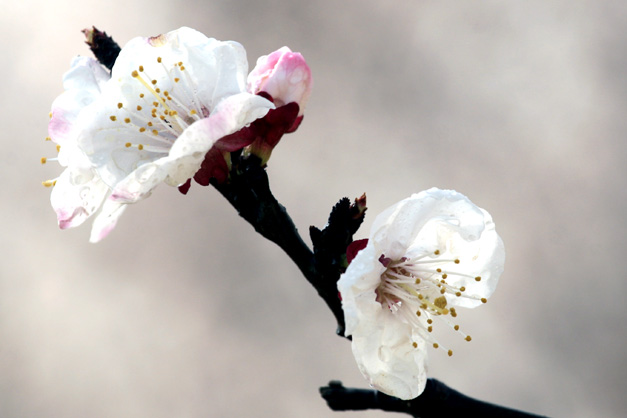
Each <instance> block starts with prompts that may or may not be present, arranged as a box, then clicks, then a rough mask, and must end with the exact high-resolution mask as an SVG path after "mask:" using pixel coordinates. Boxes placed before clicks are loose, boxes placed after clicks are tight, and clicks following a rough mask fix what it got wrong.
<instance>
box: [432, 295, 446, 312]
mask: <svg viewBox="0 0 627 418" xmlns="http://www.w3.org/2000/svg"><path fill="white" fill-rule="evenodd" d="M433 304H434V305H435V306H437V307H438V308H440V309H444V308H445V307H446V304H447V301H446V297H444V296H440V297H437V298H435V300H434V301H433Z"/></svg>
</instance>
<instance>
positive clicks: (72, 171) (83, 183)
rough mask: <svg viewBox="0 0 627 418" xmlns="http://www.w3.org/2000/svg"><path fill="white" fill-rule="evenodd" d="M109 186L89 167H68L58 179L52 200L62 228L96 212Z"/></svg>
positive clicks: (72, 225) (81, 220)
mask: <svg viewBox="0 0 627 418" xmlns="http://www.w3.org/2000/svg"><path fill="white" fill-rule="evenodd" d="M108 194H109V188H108V187H107V186H106V185H105V184H104V183H103V182H102V181H101V180H100V178H98V177H97V176H95V175H94V173H93V172H92V171H91V170H89V169H81V168H78V167H68V168H66V169H65V170H64V171H63V173H62V174H61V176H59V178H58V179H57V182H56V185H55V186H54V187H53V189H52V193H51V194H50V202H51V204H52V207H53V209H54V210H55V212H56V213H57V219H58V222H59V227H60V228H61V229H66V228H73V227H75V226H78V225H80V224H82V223H83V222H84V221H85V220H86V219H87V218H88V217H90V216H91V215H92V214H93V213H95V212H96V211H97V210H98V208H99V207H100V205H101V204H102V201H103V200H104V198H105V197H106V196H107V195H108Z"/></svg>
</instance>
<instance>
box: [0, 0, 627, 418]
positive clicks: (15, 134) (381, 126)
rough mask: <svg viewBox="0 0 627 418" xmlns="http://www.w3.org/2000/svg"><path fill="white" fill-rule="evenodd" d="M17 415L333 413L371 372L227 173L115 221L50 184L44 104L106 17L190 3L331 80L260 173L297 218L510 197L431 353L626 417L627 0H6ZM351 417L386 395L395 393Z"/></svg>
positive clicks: (455, 380)
mask: <svg viewBox="0 0 627 418" xmlns="http://www.w3.org/2000/svg"><path fill="white" fill-rule="evenodd" d="M2 8H3V13H2V14H0V38H1V39H2V40H3V41H2V42H1V43H0V57H1V58H0V60H1V61H2V65H1V66H0V80H2V94H1V95H0V101H1V109H2V111H1V113H0V116H1V117H2V128H3V134H2V136H3V138H2V141H3V142H2V144H3V147H2V150H3V152H4V154H3V155H2V163H1V165H0V170H1V174H2V179H3V181H2V196H3V204H2V205H1V206H0V215H1V218H2V220H3V227H2V234H1V238H0V246H1V248H0V249H1V254H2V258H1V261H0V416H2V417H10V418H23V417H68V418H74V417H76V418H78V417H81V418H82V417H88V416H90V417H156V418H159V417H164V418H165V417H208V416H211V417H221V416H267V417H288V416H298V417H332V416H340V415H338V414H336V413H332V412H331V411H329V410H328V409H327V406H326V404H325V403H324V402H323V401H322V399H320V397H319V395H318V387H319V386H321V385H324V384H326V382H327V381H328V380H330V379H341V380H343V381H344V383H345V384H347V385H350V386H362V387H363V386H365V382H364V381H363V380H362V378H361V375H360V374H359V373H358V371H357V369H356V366H355V364H354V361H353V358H352V355H351V352H350V345H349V343H348V342H347V341H345V340H343V339H341V338H338V337H336V336H335V335H334V327H335V324H334V321H333V318H332V316H331V314H330V313H329V312H328V310H327V309H326V307H325V305H324V303H323V302H322V301H321V300H320V299H318V298H317V296H316V294H315V292H314V290H313V289H312V288H310V286H309V285H308V284H307V283H306V281H305V280H304V279H303V278H302V277H301V276H300V274H299V272H298V271H297V269H296V268H295V267H294V266H293V265H291V264H290V262H289V261H288V259H287V257H285V256H284V254H282V253H281V252H280V250H279V249H278V248H277V247H275V246H274V245H273V244H270V243H268V242H265V241H264V240H263V239H262V238H261V237H259V236H257V235H256V234H255V233H254V231H253V229H252V228H251V227H250V226H248V225H247V224H246V223H245V222H243V221H242V220H240V219H239V218H238V216H237V215H236V213H235V211H234V210H233V209H232V208H231V207H230V206H229V205H228V204H227V203H226V202H225V201H224V200H223V199H222V198H221V196H219V194H218V193H217V192H215V190H213V189H211V188H201V187H197V186H194V187H193V188H192V190H191V192H190V194H189V195H188V196H186V197H183V196H182V195H179V193H178V192H177V191H176V190H175V189H172V188H169V187H167V186H162V187H160V188H159V189H158V190H157V191H156V193H155V194H154V196H153V197H151V198H150V199H149V200H147V201H144V202H141V203H139V204H137V205H136V206H134V207H131V208H129V210H128V211H127V212H126V214H125V215H124V216H123V218H122V219H121V221H120V223H119V225H118V229H117V230H116V231H114V232H113V233H112V234H111V235H110V236H109V237H108V238H107V239H106V240H105V241H104V242H103V243H101V244H98V245H90V244H88V242H87V239H88V236H89V225H86V226H84V227H82V228H79V229H76V230H72V231H59V230H58V229H57V226H56V220H55V216H54V213H53V211H52V209H51V208H50V205H49V200H48V199H49V190H48V189H44V188H43V187H42V186H41V185H40V182H41V181H42V180H45V179H48V178H52V177H54V176H56V175H57V174H58V173H60V168H59V167H58V166H57V165H56V164H55V163H52V164H48V165H46V166H43V167H42V166H40V165H39V158H40V157H41V156H53V155H54V154H55V153H54V149H53V145H51V144H50V143H46V142H44V137H45V136H46V135H47V132H46V124H47V121H48V111H49V108H50V104H51V102H52V100H53V99H54V98H55V97H56V95H58V94H59V93H60V92H61V89H62V87H61V76H62V74H63V72H64V71H66V69H67V68H68V65H69V62H70V60H71V58H72V57H73V56H74V55H76V54H89V51H88V49H87V47H86V46H85V45H84V43H83V38H82V34H81V33H80V30H81V29H83V28H84V27H87V26H90V25H92V24H93V25H96V26H98V27H99V28H101V29H103V30H106V31H107V32H108V33H110V34H112V35H113V36H114V37H115V39H116V40H117V41H118V42H120V43H121V44H124V43H125V42H126V41H128V40H129V39H131V38H132V37H134V36H138V35H144V36H148V35H156V34H159V33H162V32H166V31H169V30H172V29H175V28H178V27H180V26H182V25H187V26H191V27H194V28H196V29H198V30H200V31H202V32H204V33H206V34H207V35H209V36H213V37H216V38H218V39H222V40H226V39H233V40H237V41H239V42H241V43H242V44H244V46H245V47H246V48H247V51H248V54H249V61H250V65H251V68H252V66H253V65H254V62H255V60H256V58H257V57H258V56H259V55H262V54H266V53H268V52H271V51H273V50H275V49H277V48H279V47H281V46H283V45H288V46H290V47H291V48H292V49H293V50H295V51H300V52H302V53H303V54H304V56H305V57H306V58H307V60H308V62H309V64H310V66H311V68H312V71H313V75H314V79H315V86H314V91H313V94H312V97H311V100H310V102H309V106H308V108H307V112H306V116H305V120H304V122H303V124H302V125H301V128H300V129H299V130H298V132H297V133H295V134H292V135H290V136H288V137H286V138H284V141H283V142H282V143H281V144H280V146H279V148H278V149H277V150H276V151H275V153H274V155H273V157H272V159H271V160H270V167H269V173H270V176H271V182H272V185H273V189H274V191H275V194H276V196H277V198H278V199H279V200H280V201H281V202H283V204H284V205H285V206H286V207H287V208H288V210H289V211H290V213H291V214H292V215H293V218H294V220H295V222H296V224H297V226H298V227H299V228H300V230H301V231H302V232H303V233H306V231H307V228H308V226H309V225H311V224H315V225H318V226H322V225H324V223H325V222H326V217H327V215H328V212H329V209H330V208H331V206H332V205H333V204H334V203H335V202H336V201H337V200H338V199H339V198H340V197H342V196H349V197H351V198H352V197H356V196H358V195H360V194H361V193H363V192H367V194H368V200H369V207H370V209H369V212H368V217H367V221H366V223H365V225H364V227H363V229H362V230H361V231H360V234H359V236H360V237H364V236H366V235H367V230H368V228H369V226H370V223H371V222H372V220H373V218H374V215H375V214H376V213H378V212H379V211H381V210H382V209H384V208H385V207H387V206H389V205H390V204H392V203H394V202H396V201H398V200H400V199H402V198H404V197H406V196H408V195H409V194H411V193H412V192H417V191H420V190H422V189H426V188H429V187H432V186H438V187H441V188H454V189H457V190H458V191H460V192H462V193H464V194H466V195H468V196H469V197H470V198H471V199H472V200H473V201H474V202H475V203H477V204H478V205H480V206H482V207H484V208H486V209H487V210H489V211H490V213H491V214H492V215H493V217H494V219H495V221H496V224H497V230H498V231H499V232H500V234H501V235H502V237H503V239H504V241H505V244H506V248H507V263H506V271H505V274H504V275H503V277H502V281H501V284H500V286H499V288H498V289H497V291H496V293H495V295H494V297H493V298H492V299H491V300H490V302H489V303H488V304H487V305H486V306H483V307H481V308H479V309H477V310H475V311H468V312H464V313H463V315H460V316H461V317H462V320H463V321H462V326H463V327H464V328H465V329H467V330H469V332H470V334H471V335H472V336H473V341H472V342H471V343H466V342H464V341H463V340H462V338H460V337H459V336H457V335H451V334H449V333H447V331H446V330H445V329H444V327H441V328H442V329H441V331H442V334H444V337H443V338H444V340H445V341H446V342H447V345H448V346H450V347H451V348H453V349H454V350H455V355H454V356H453V357H452V358H448V357H447V356H446V355H444V353H443V352H442V351H434V352H432V353H430V355H431V363H430V375H431V376H434V377H437V378H439V379H442V380H443V381H444V382H446V383H447V384H449V385H450V386H452V387H454V388H456V389H458V390H460V391H461V392H463V393H465V394H468V395H471V396H475V397H479V398H481V399H485V400H488V401H493V402H497V403H501V404H504V405H509V406H512V407H518V408H522V409H526V410H529V411H533V412H536V413H541V414H547V415H550V416H568V417H582V418H583V417H591V416H599V417H601V416H602V417H622V416H625V414H627V397H625V396H624V395H625V384H626V383H627V356H626V354H625V344H626V343H627V341H626V337H627V329H626V326H625V317H626V314H627V306H626V304H625V299H626V295H627V277H626V274H625V273H626V271H627V256H626V255H625V251H626V250H627V245H626V244H627V238H626V237H627V234H626V231H625V225H626V223H627V219H626V217H627V215H626V213H627V192H626V190H627V177H626V174H627V149H626V148H627V146H626V145H625V139H626V132H627V118H626V116H625V115H626V114H627V58H626V57H627V55H626V54H627V36H625V27H627V6H626V3H625V2H623V1H620V0H616V1H560V0H551V1H546V0H542V1H538V0H531V1H508V2H502V1H484V2H458V1H396V2H384V1H367V0H361V1H346V2H334V1H329V0H327V1H290V2H288V1H285V2H280V1H243V0H229V1H213V2H207V1H187V2H176V1H171V0H168V1H165V0H150V1H146V0H136V1H132V2H129V1H125V0H110V1H92V0H83V1H80V2H78V1H76V2H71V1H69V0H56V1H43V0H42V1H37V0H23V1H21V2H17V1H11V2H10V3H9V2H5V4H3V6H2ZM341 416H346V417H349V416H365V417H380V416H381V417H382V416H389V415H387V414H383V413H380V412H369V413H352V414H350V413H349V414H344V415H341Z"/></svg>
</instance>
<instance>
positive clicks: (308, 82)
mask: <svg viewBox="0 0 627 418" xmlns="http://www.w3.org/2000/svg"><path fill="white" fill-rule="evenodd" d="M312 86H313V79H312V77H311V70H310V69H309V66H308V65H307V62H305V58H303V56H302V55H301V54H300V53H298V52H292V50H291V49H289V48H288V47H286V46H284V47H282V48H280V49H278V50H276V51H274V52H272V53H271V54H269V55H264V56H262V57H259V59H258V60H257V65H255V68H254V69H253V70H252V71H251V72H250V74H249V75H248V91H249V92H251V93H253V94H257V93H260V92H265V93H268V94H269V95H270V96H272V98H273V99H274V104H275V105H276V106H277V107H280V106H283V105H285V104H288V103H292V102H295V103H297V104H298V106H299V108H300V109H299V112H298V116H302V115H303V113H304V111H305V106H306V105H307V101H308V100H309V96H310V95H311V88H312Z"/></svg>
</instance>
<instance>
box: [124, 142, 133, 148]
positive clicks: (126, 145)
mask: <svg viewBox="0 0 627 418" xmlns="http://www.w3.org/2000/svg"><path fill="white" fill-rule="evenodd" d="M131 145H132V144H131V143H130V142H127V143H126V144H124V146H125V147H126V148H130V147H131Z"/></svg>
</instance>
